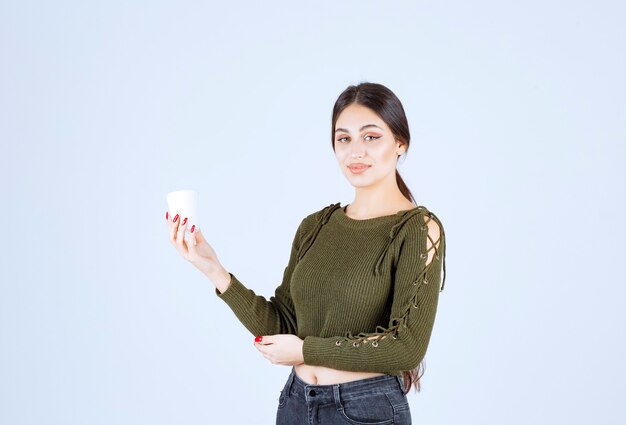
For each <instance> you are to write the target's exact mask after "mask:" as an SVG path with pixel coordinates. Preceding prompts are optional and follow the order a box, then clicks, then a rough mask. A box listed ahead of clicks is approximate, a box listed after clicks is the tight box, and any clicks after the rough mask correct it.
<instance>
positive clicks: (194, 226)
mask: <svg viewBox="0 0 626 425" xmlns="http://www.w3.org/2000/svg"><path fill="white" fill-rule="evenodd" d="M195 228H196V225H195V224H194V225H193V226H191V233H193V229H195Z"/></svg>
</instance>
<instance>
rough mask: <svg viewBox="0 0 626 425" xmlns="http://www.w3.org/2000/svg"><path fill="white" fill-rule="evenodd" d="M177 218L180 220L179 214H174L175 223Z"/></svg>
mask: <svg viewBox="0 0 626 425" xmlns="http://www.w3.org/2000/svg"><path fill="white" fill-rule="evenodd" d="M176 220H178V214H176V215H175V216H174V223H176Z"/></svg>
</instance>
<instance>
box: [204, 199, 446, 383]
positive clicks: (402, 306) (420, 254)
mask: <svg viewBox="0 0 626 425" xmlns="http://www.w3.org/2000/svg"><path fill="white" fill-rule="evenodd" d="M431 219H433V220H434V223H436V225H437V226H438V227H436V226H433V224H434V223H428V222H429V221H430V220H431ZM430 227H433V228H434V229H435V231H434V232H433V229H432V228H430ZM429 228H430V230H429ZM437 229H439V232H437V231H436V230H437ZM437 234H438V235H439V237H438V238H437V237H433V235H437ZM442 264H443V281H441V280H440V277H441V268H442V267H441V266H442ZM230 276H231V284H230V286H229V287H228V288H227V289H226V291H224V292H223V293H220V292H219V291H218V290H217V289H215V293H216V295H217V296H218V297H219V298H221V299H222V300H224V301H225V302H226V303H227V304H228V306H229V307H230V308H231V309H232V310H233V312H234V313H235V315H236V316H237V318H238V319H239V320H240V321H241V323H242V324H243V325H244V326H245V327H246V328H247V329H248V330H249V331H250V332H251V333H252V334H253V335H274V334H293V335H297V336H298V337H299V338H301V339H303V340H304V345H303V357H304V363H305V364H307V365H317V366H325V367H330V368H333V369H339V370H347V371H361V372H382V373H387V374H390V375H396V376H400V375H401V374H402V371H408V370H412V369H415V368H416V367H417V366H418V365H419V363H420V362H421V361H422V359H423V357H424V355H425V354H426V348H427V346H428V342H429V340H430V335H431V332H432V328H433V323H434V320H435V315H436V310H437V302H438V298H439V292H440V291H442V290H443V285H444V282H445V233H444V230H443V226H442V224H441V222H440V221H439V219H438V218H437V217H436V216H435V215H434V214H433V213H432V212H430V211H429V210H428V209H427V208H426V207H423V206H418V207H415V208H413V209H410V210H403V211H399V212H397V213H396V214H393V215H386V216H381V217H375V218H369V219H363V220H357V219H353V218H350V217H348V215H347V214H346V213H345V210H344V207H341V206H340V203H336V204H331V205H329V206H327V207H324V208H322V209H321V210H319V211H316V212H314V213H312V214H309V215H308V216H306V217H305V218H304V219H303V220H302V222H301V223H300V225H299V227H298V229H297V231H296V234H295V237H294V240H293V244H292V246H291V255H290V257H289V263H288V264H287V266H286V267H285V269H284V273H283V279H282V282H281V283H280V285H279V286H278V287H277V288H276V290H275V294H274V296H272V297H270V299H269V301H268V300H267V299H266V298H264V297H263V296H261V295H257V294H255V292H254V291H253V290H251V289H248V288H247V287H246V286H244V284H243V283H241V282H240V281H239V279H237V277H236V276H235V275H234V274H232V273H230ZM440 281H441V288H440V287H439V283H440Z"/></svg>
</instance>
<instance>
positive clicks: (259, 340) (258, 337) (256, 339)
mask: <svg viewBox="0 0 626 425" xmlns="http://www.w3.org/2000/svg"><path fill="white" fill-rule="evenodd" d="M261 341H263V337H262V336H257V337H256V338H254V342H261Z"/></svg>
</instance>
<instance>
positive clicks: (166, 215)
mask: <svg viewBox="0 0 626 425" xmlns="http://www.w3.org/2000/svg"><path fill="white" fill-rule="evenodd" d="M169 218H170V215H169V213H168V212H167V211H165V219H166V220H167V219H169Z"/></svg>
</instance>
